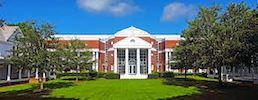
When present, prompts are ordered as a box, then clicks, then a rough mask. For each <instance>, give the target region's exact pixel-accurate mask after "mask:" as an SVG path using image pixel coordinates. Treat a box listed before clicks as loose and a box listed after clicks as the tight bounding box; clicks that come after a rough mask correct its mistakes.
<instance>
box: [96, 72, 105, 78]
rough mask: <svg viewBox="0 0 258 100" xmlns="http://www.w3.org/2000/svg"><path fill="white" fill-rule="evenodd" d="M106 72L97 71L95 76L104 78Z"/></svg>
mask: <svg viewBox="0 0 258 100" xmlns="http://www.w3.org/2000/svg"><path fill="white" fill-rule="evenodd" d="M106 74H107V73H104V72H98V73H97V76H96V77H97V78H105V75H106Z"/></svg>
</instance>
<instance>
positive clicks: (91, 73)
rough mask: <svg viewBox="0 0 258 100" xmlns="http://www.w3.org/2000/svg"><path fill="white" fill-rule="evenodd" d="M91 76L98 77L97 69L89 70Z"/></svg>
mask: <svg viewBox="0 0 258 100" xmlns="http://www.w3.org/2000/svg"><path fill="white" fill-rule="evenodd" d="M89 75H90V77H96V76H97V72H96V71H91V72H89Z"/></svg>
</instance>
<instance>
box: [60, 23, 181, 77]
mask: <svg viewBox="0 0 258 100" xmlns="http://www.w3.org/2000/svg"><path fill="white" fill-rule="evenodd" d="M55 37H59V38H60V39H61V41H69V40H71V39H79V40H81V41H83V42H84V43H85V44H86V45H87V47H88V48H90V51H92V54H93V59H94V60H96V63H94V64H93V65H92V68H93V69H94V70H96V71H98V72H108V73H119V74H120V77H121V78H122V79H131V78H138V79H144V78H147V76H148V74H150V73H152V72H161V71H171V68H170V63H171V60H170V59H171V55H172V52H173V48H174V47H175V46H176V45H177V44H178V43H179V41H180V40H181V39H182V38H181V36H180V35H151V34H150V33H148V32H146V31H143V30H141V29H138V28H135V27H129V28H126V29H123V30H121V31H118V32H117V33H115V34H114V35H78V34H72V35H71V34H61V35H58V34H57V35H55Z"/></svg>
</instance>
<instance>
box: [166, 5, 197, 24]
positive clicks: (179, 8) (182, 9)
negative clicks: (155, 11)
mask: <svg viewBox="0 0 258 100" xmlns="http://www.w3.org/2000/svg"><path fill="white" fill-rule="evenodd" d="M195 12H196V11H195V6H193V5H185V4H183V3H178V2H174V3H170V4H168V5H167V6H165V7H164V9H163V14H162V16H161V21H162V22H169V21H175V20H177V19H179V18H191V17H193V16H194V14H195Z"/></svg>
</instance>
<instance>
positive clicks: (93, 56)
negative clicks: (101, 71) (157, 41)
mask: <svg viewBox="0 0 258 100" xmlns="http://www.w3.org/2000/svg"><path fill="white" fill-rule="evenodd" d="M92 60H93V61H95V52H94V51H92ZM92 69H94V70H95V63H92Z"/></svg>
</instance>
